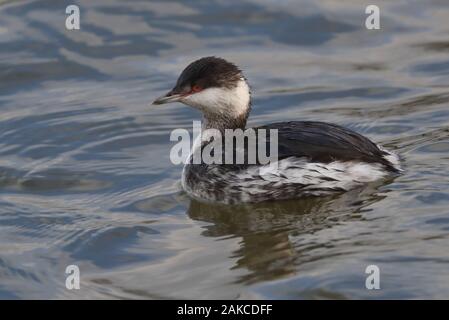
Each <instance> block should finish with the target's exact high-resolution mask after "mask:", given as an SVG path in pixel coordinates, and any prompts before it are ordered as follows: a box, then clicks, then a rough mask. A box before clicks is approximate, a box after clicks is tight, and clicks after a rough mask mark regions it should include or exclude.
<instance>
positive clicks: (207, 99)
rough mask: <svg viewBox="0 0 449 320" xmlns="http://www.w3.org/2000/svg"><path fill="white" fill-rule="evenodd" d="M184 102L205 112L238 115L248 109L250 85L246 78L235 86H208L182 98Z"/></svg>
mask: <svg viewBox="0 0 449 320" xmlns="http://www.w3.org/2000/svg"><path fill="white" fill-rule="evenodd" d="M181 102H182V103H185V104H187V105H189V106H192V107H194V108H197V109H199V110H201V111H203V112H209V113H219V114H228V115H230V116H234V117H238V116H240V115H241V114H244V113H246V112H247V111H248V107H249V102H250V93H249V86H248V84H247V83H246V81H245V80H244V79H242V80H240V81H239V82H238V84H237V86H236V87H235V88H232V89H226V88H207V89H204V90H203V91H200V92H197V93H194V94H191V95H188V96H186V97H184V98H182V99H181Z"/></svg>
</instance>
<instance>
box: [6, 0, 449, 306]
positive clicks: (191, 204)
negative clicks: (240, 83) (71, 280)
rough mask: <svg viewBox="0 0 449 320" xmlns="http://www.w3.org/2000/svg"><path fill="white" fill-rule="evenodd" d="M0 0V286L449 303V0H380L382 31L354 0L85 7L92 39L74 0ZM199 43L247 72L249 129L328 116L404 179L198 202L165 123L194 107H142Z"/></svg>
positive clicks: (38, 291)
mask: <svg viewBox="0 0 449 320" xmlns="http://www.w3.org/2000/svg"><path fill="white" fill-rule="evenodd" d="M364 2H366V3H364ZM0 3H1V4H0V298H51V299H55V298H69V299H71V298H82V299H92V298H194V299H197V298H213V299H215V298H230V299H234V298H286V299H322V298H349V299H359V298H446V299H447V298H449V250H448V244H449V171H448V165H449V86H448V83H449V55H448V53H449V36H448V35H449V25H448V23H447V21H448V18H449V5H448V3H447V1H446V0H433V1H431V0H429V1H418V0H416V1H404V0H402V1H381V3H380V7H381V30H379V31H368V30H366V29H365V27H364V20H365V17H366V15H365V13H364V12H365V7H366V5H368V4H371V3H370V2H367V1H359V0H352V1H338V0H326V1H320V3H319V4H318V3H316V2H315V1H268V0H265V1H257V2H256V1H250V0H246V1H239V2H238V3H237V2H235V3H233V4H230V3H229V2H228V1H183V2H174V1H163V2H156V1H118V0H113V1H112V0H95V1H87V0H85V1H73V2H70V3H77V4H78V5H79V6H80V9H81V30H80V31H67V30H65V28H64V25H65V17H66V16H65V6H66V5H67V4H69V3H65V2H61V1H4V0H3V1H0ZM206 55H219V56H223V57H225V58H227V59H229V60H231V61H234V62H236V63H237V64H238V65H240V66H241V67H242V68H243V69H244V70H245V73H246V76H247V77H248V79H249V81H250V83H251V85H252V89H253V98H254V99H253V100H254V101H253V102H254V109H253V112H252V116H251V118H250V122H249V124H250V125H259V124H263V123H268V122H274V121H282V120H291V119H298V120H299V119H307V120H311V119H313V120H321V121H329V122H335V123H338V124H341V125H344V126H347V127H349V128H351V129H354V130H356V131H358V132H360V133H362V134H364V135H366V136H368V137H370V138H371V139H373V140H374V141H376V142H381V143H382V144H384V145H385V146H387V147H389V148H390V149H392V150H396V151H397V152H398V153H399V154H400V155H401V156H402V157H403V159H404V160H403V163H404V167H405V173H404V174H403V175H402V176H400V177H398V178H396V179H394V180H391V181H388V182H387V183H381V184H371V185H367V186H366V188H364V189H362V190H355V191H352V192H348V193H345V194H342V195H338V196H335V197H328V198H321V199H309V200H297V201H287V202H279V203H269V204H258V205H246V206H244V205H241V206H236V207H227V206H214V205H205V204H201V203H198V202H195V201H192V200H190V199H189V198H188V197H187V196H186V195H185V194H184V193H183V192H182V191H181V187H180V183H179V180H180V175H181V170H182V168H181V167H180V166H175V165H173V164H171V163H170V161H169V151H170V148H171V146H172V145H173V143H172V142H170V141H169V133H170V132H171V130H173V129H175V128H191V126H192V120H197V119H198V118H199V114H198V113H197V112H195V111H193V110H190V109H189V108H187V107H185V106H182V105H179V104H173V105H167V106H165V105H164V106H160V107H149V106H148V104H149V103H150V102H151V101H152V100H153V99H154V98H155V97H157V96H159V95H160V94H161V93H163V92H165V91H166V90H168V89H170V88H171V86H172V85H173V84H174V82H175V80H176V77H177V75H178V74H179V72H180V71H181V70H182V69H183V67H184V66H186V64H187V63H189V62H190V61H192V60H194V59H196V58H198V57H201V56H206ZM70 264H76V265H78V266H79V268H80V270H81V289H80V290H72V291H69V290H67V289H66V288H65V278H66V275H65V273H64V272H65V268H66V267H67V266H68V265H70ZM371 264H375V265H377V266H378V267H379V268H380V272H381V290H373V291H368V290H366V289H365V278H366V276H367V275H366V274H365V268H366V267H367V266H368V265H371Z"/></svg>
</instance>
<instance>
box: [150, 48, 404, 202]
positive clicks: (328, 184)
mask: <svg viewBox="0 0 449 320" xmlns="http://www.w3.org/2000/svg"><path fill="white" fill-rule="evenodd" d="M170 102H181V103H183V104H186V105H188V106H191V107H193V108H196V109H198V110H199V111H200V112H202V114H203V120H202V128H203V129H204V130H206V129H215V130H218V131H219V132H224V131H225V130H226V129H243V130H244V129H245V127H246V121H247V118H248V115H249V112H250V110H251V93H250V88H249V86H248V83H247V81H246V78H245V77H244V76H243V74H242V71H241V70H240V69H239V68H238V67H237V66H236V65H234V64H233V63H230V62H228V61H226V60H224V59H222V58H217V57H205V58H201V59H199V60H196V61H194V62H192V63H191V64H190V65H188V66H187V67H186V68H185V69H184V71H183V72H182V73H181V75H180V76H179V78H178V81H177V82H176V85H175V87H174V88H173V89H172V90H171V91H170V92H168V93H167V94H166V95H164V96H162V97H160V98H158V99H156V100H155V101H154V102H153V104H164V103H170ZM254 129H255V130H256V131H257V130H260V129H266V130H267V129H268V130H270V129H277V130H278V140H277V145H278V158H277V159H278V161H277V163H276V164H277V169H276V170H273V169H272V167H270V166H269V165H267V164H264V165H263V164H260V163H255V164H249V163H244V164H207V163H198V164H195V163H193V162H192V156H190V158H189V160H188V161H187V163H186V164H185V166H184V169H183V174H182V187H183V189H184V190H185V191H186V192H187V194H188V195H189V196H191V197H193V198H196V199H198V200H203V201H208V202H221V203H227V204H234V203H241V202H261V201H267V200H285V199H294V198H300V197H304V196H324V195H330V194H333V193H336V192H342V191H347V190H350V189H354V188H356V187H358V186H361V185H363V184H364V183H367V182H371V181H375V180H378V179H381V178H385V177H387V176H389V175H392V174H397V173H399V172H401V168H400V164H399V158H398V156H397V155H396V154H394V153H392V152H389V151H387V150H385V149H384V148H383V147H381V146H379V145H376V144H375V143H373V142H371V141H370V140H369V139H368V138H366V137H364V136H362V135H360V134H358V133H356V132H354V131H351V130H349V129H346V128H343V127H341V126H338V125H335V124H330V123H324V122H316V121H289V122H278V123H273V124H268V125H265V126H262V127H258V128H254ZM200 140H201V141H200V142H199V143H198V142H197V143H195V144H194V146H193V148H192V153H193V152H194V151H195V149H197V148H204V147H205V146H206V145H207V144H209V143H211V142H210V141H209V140H208V139H200ZM267 143H268V144H269V143H270V141H269V139H268V140H267Z"/></svg>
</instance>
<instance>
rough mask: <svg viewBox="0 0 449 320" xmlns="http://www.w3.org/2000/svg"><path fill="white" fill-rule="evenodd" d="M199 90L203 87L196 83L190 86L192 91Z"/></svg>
mask: <svg viewBox="0 0 449 320" xmlns="http://www.w3.org/2000/svg"><path fill="white" fill-rule="evenodd" d="M201 90H203V88H201V86H199V85H197V84H194V85H193V86H192V91H193V92H199V91H201Z"/></svg>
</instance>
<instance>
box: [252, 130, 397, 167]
mask: <svg viewBox="0 0 449 320" xmlns="http://www.w3.org/2000/svg"><path fill="white" fill-rule="evenodd" d="M254 129H256V130H259V129H267V131H268V130H269V129H278V145H279V149H278V157H279V159H285V158H288V157H292V156H294V157H305V158H307V159H308V160H309V161H311V162H322V163H329V162H333V161H352V160H356V161H362V162H368V163H381V164H383V165H385V167H386V168H387V169H388V170H391V171H396V169H395V168H394V167H393V166H392V165H391V163H390V162H388V161H387V160H386V159H385V158H384V156H385V155H387V153H386V152H384V151H382V150H380V149H379V148H378V147H377V146H376V144H374V143H373V142H372V141H370V140H369V139H368V138H365V137H364V136H362V135H360V134H358V133H356V132H354V131H351V130H349V129H346V128H343V127H341V126H338V125H335V124H330V123H325V122H316V121H290V122H279V123H273V124H269V125H265V126H262V127H257V128H254ZM268 136H269V134H268V133H267V137H268Z"/></svg>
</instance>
